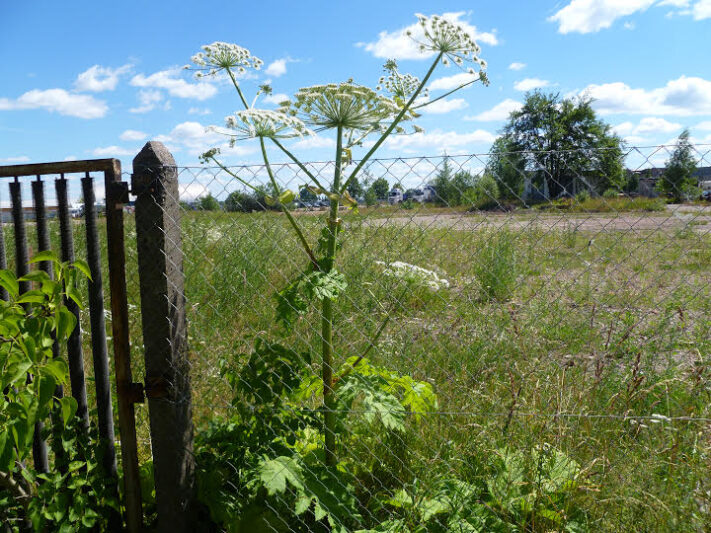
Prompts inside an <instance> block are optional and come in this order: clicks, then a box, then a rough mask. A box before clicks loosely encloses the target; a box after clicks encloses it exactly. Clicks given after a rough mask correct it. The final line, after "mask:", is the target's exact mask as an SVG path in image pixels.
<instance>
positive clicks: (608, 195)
mask: <svg viewBox="0 0 711 533" xmlns="http://www.w3.org/2000/svg"><path fill="white" fill-rule="evenodd" d="M618 196H619V193H618V192H617V191H616V190H615V189H607V190H606V191H605V192H604V193H602V197H603V198H606V199H610V198H617V197H618Z"/></svg>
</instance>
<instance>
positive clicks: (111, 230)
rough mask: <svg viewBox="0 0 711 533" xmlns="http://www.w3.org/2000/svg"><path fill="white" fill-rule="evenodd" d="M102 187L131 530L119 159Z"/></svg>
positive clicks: (137, 500) (139, 522)
mask: <svg viewBox="0 0 711 533" xmlns="http://www.w3.org/2000/svg"><path fill="white" fill-rule="evenodd" d="M104 176H105V179H104V183H105V187H106V232H107V240H108V256H109V257H108V259H109V284H110V286H111V318H112V319H111V327H112V330H113V345H114V366H115V371H116V390H117V392H118V415H119V427H120V431H121V458H122V463H123V477H124V495H125V505H126V523H127V526H128V530H129V531H130V532H131V533H138V532H139V531H140V530H141V528H142V526H143V509H142V504H141V484H140V479H139V475H138V443H137V441H136V419H135V412H134V406H133V402H134V397H135V394H133V391H134V387H133V378H132V376H131V351H130V344H129V335H128V334H129V330H128V296H127V293H126V251H125V249H124V246H125V243H124V233H123V202H124V198H123V195H122V194H117V186H120V184H121V163H120V161H118V160H114V164H113V168H112V169H111V170H109V171H106V172H105V173H104Z"/></svg>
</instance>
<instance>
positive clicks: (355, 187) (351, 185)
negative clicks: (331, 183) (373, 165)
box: [346, 178, 364, 198]
mask: <svg viewBox="0 0 711 533" xmlns="http://www.w3.org/2000/svg"><path fill="white" fill-rule="evenodd" d="M346 190H347V191H348V194H350V195H351V197H352V198H360V197H361V196H363V193H364V190H363V186H362V185H361V184H360V181H358V178H353V179H352V180H351V181H349V182H348V187H347V188H346Z"/></svg>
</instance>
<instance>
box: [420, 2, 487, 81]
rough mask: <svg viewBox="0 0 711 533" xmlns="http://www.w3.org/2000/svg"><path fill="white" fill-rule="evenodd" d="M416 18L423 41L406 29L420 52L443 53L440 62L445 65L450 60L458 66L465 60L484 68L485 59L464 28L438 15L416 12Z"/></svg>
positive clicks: (471, 70)
mask: <svg viewBox="0 0 711 533" xmlns="http://www.w3.org/2000/svg"><path fill="white" fill-rule="evenodd" d="M417 18H418V19H419V21H420V22H419V24H420V28H421V31H422V36H423V41H419V40H418V39H417V38H416V37H415V36H414V35H413V32H411V31H408V32H407V35H408V36H410V37H412V38H413V40H414V41H415V42H417V44H418V45H419V47H420V51H421V52H435V53H442V54H444V56H443V57H442V63H443V64H445V65H448V64H449V61H450V60H451V61H453V62H454V63H455V64H457V65H460V66H461V65H463V64H464V62H465V61H466V62H470V63H478V64H479V65H480V67H481V68H482V70H486V61H484V60H483V59H481V58H480V57H479V54H480V53H481V48H479V45H478V44H476V41H474V39H473V38H472V36H471V35H470V34H469V33H468V32H467V31H466V30H465V29H464V28H462V27H461V26H460V25H458V24H454V23H453V22H450V21H448V20H446V19H444V18H442V17H440V16H438V15H432V16H431V17H426V16H424V15H420V14H418V15H417ZM418 33H419V32H418ZM470 72H473V69H470Z"/></svg>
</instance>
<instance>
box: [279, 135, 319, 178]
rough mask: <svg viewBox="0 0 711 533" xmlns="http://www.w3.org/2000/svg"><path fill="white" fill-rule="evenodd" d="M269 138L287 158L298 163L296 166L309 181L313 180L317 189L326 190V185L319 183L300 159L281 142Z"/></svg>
mask: <svg viewBox="0 0 711 533" xmlns="http://www.w3.org/2000/svg"><path fill="white" fill-rule="evenodd" d="M271 140H272V142H273V143H274V144H276V145H277V146H278V147H279V148H281V151H282V152H284V153H285V154H286V155H287V156H288V157H289V159H291V160H292V161H293V162H294V163H296V164H297V165H298V167H299V168H300V169H301V170H302V172H303V173H304V174H306V175H307V176H308V177H309V178H310V179H311V181H313V182H314V184H316V186H317V187H318V188H319V189H323V190H324V191H325V190H327V189H326V187H324V186H323V185H321V183H320V182H319V181H318V180H317V179H316V176H314V175H313V174H312V173H311V172H309V170H308V169H307V168H306V166H304V164H303V163H302V162H301V161H299V160H298V159H297V158H296V156H295V155H294V154H292V153H291V152H290V151H289V150H287V149H286V148H285V147H284V145H283V144H281V143H280V142H279V141H278V140H276V139H275V138H274V137H271Z"/></svg>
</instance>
